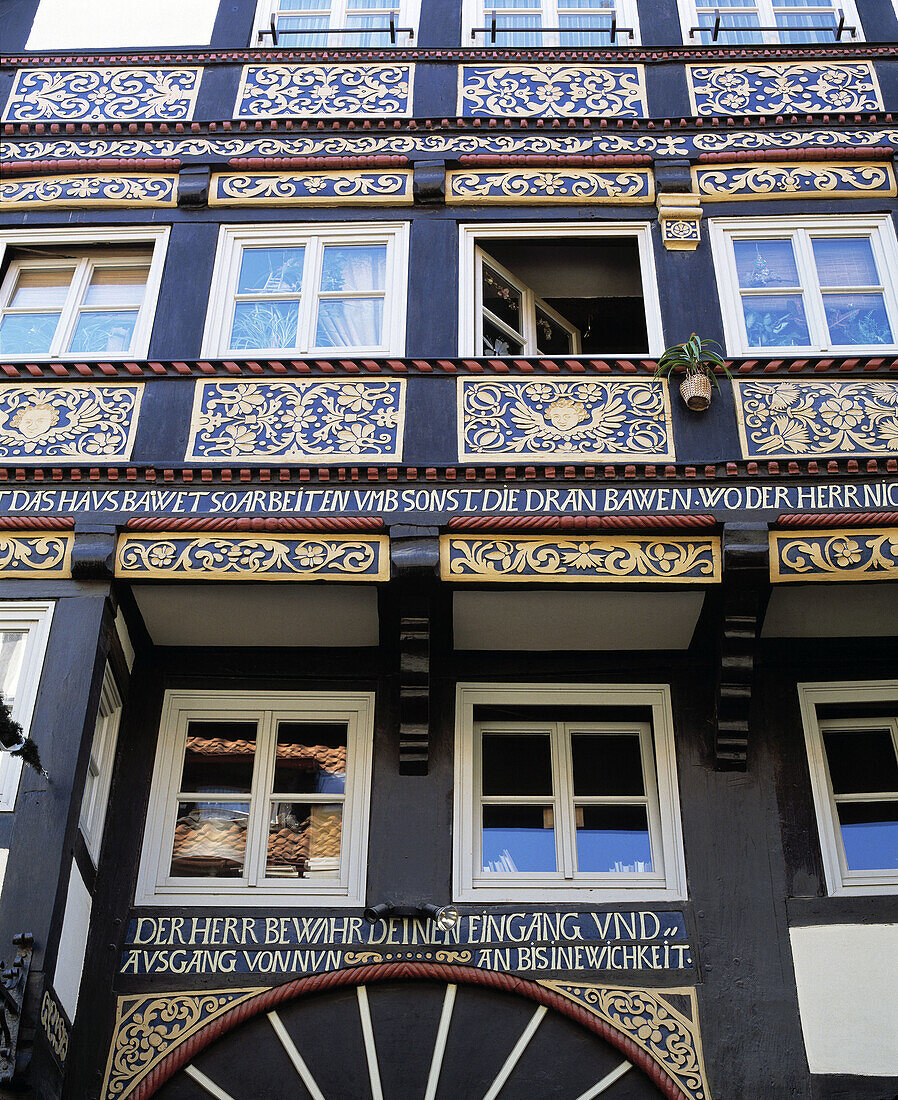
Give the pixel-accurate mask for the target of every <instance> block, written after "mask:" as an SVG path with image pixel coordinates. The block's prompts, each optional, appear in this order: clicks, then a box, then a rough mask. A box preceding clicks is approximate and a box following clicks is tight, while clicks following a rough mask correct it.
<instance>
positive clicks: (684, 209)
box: [655, 157, 702, 252]
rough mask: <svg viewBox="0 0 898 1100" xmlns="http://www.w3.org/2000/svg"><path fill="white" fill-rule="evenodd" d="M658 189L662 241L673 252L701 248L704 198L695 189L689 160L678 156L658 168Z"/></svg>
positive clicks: (656, 173)
mask: <svg viewBox="0 0 898 1100" xmlns="http://www.w3.org/2000/svg"><path fill="white" fill-rule="evenodd" d="M655 184H656V186H657V188H658V197H657V200H656V204H657V207H658V224H659V225H660V226H661V240H662V242H663V244H664V247H665V248H666V249H667V250H668V251H671V252H688V251H693V250H694V249H696V248H698V246H699V243H700V241H701V236H702V229H701V226H702V207H701V199H700V198H699V196H698V195H695V194H693V192H692V171H691V166H690V164H689V161H688V160H684V159H681V158H679V157H678V158H676V159H674V160H671V161H667V162H665V163H662V164H658V165H657V166H656V169H655Z"/></svg>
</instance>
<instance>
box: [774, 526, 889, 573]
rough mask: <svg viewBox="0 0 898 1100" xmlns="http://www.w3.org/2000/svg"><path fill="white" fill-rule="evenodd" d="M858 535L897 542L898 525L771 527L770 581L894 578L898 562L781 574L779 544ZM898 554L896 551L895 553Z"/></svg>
mask: <svg viewBox="0 0 898 1100" xmlns="http://www.w3.org/2000/svg"><path fill="white" fill-rule="evenodd" d="M860 537H867V538H892V539H894V540H895V542H898V527H823V528H810V527H809V528H804V527H794V528H789V530H782V529H780V530H773V531H771V532H770V533H769V535H768V545H769V548H770V582H771V584H808V583H813V582H815V581H824V582H829V583H830V584H832V583H833V582H836V583H838V582H839V581H893V582H894V581H896V580H898V564H896V565H895V567H894V568H893V569H890V570H880V571H874V570H871V569H867V568H861V569H839V570H822V569H814V568H811V569H809V570H808V572H807V573H793V572H788V573H784V572H782V570H781V569H780V559H781V556H782V555H781V553H780V547H783V549H784V550H785V549H786V548H787V547H788V546H789V545H790V544H792V543H796V542H803V541H805V540H808V539H830V540H834V539H839V538H842V539H846V540H854V539H857V538H860ZM896 557H898V553H896Z"/></svg>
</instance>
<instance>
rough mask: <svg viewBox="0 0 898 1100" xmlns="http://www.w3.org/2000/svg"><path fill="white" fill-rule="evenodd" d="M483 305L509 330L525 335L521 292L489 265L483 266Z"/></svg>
mask: <svg viewBox="0 0 898 1100" xmlns="http://www.w3.org/2000/svg"><path fill="white" fill-rule="evenodd" d="M483 305H484V307H485V308H486V309H488V310H489V311H490V313H492V314H493V316H494V317H498V318H499V320H500V321H504V323H505V324H506V325H508V327H509V328H512V329H514V330H515V332H519V333H523V331H524V321H523V317H522V309H521V292H520V291H519V290H518V289H517V287H514V286H512V284H511V283H510V282H509V281H508V280H507V279H506V278H505V277H504V276H502V275H500V274H499V272H498V271H493V269H492V268H491V267H488V266H487V264H484V265H483Z"/></svg>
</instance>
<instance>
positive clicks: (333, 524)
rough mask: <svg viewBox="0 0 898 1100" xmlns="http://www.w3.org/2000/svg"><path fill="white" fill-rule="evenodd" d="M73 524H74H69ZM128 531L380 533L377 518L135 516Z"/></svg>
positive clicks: (379, 522)
mask: <svg viewBox="0 0 898 1100" xmlns="http://www.w3.org/2000/svg"><path fill="white" fill-rule="evenodd" d="M73 523H74V521H73ZM126 526H127V529H128V530H129V531H173V532H174V531H221V532H224V531H254V532H260V533H261V532H267V533H269V534H271V533H286V532H291V531H297V532H303V531H318V532H322V533H324V532H350V533H351V532H356V533H360V532H363V531H365V532H368V531H382V530H383V527H384V521H383V520H382V519H381V518H380V516H322V517H318V516H308V517H305V516H296V517H290V516H284V517H279V516H274V517H268V516H266V517H254V518H248V517H240V518H237V517H231V518H229V517H227V516H216V517H214V518H211V519H207V518H204V517H201V516H191V517H186V516H185V517H178V516H174V517H172V516H135V517H134V518H133V519H129V520H128V523H127V524H126Z"/></svg>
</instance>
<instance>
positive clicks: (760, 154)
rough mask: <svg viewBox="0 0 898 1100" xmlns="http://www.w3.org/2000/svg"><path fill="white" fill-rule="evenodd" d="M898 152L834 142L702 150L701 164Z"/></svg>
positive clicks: (882, 155) (874, 156)
mask: <svg viewBox="0 0 898 1100" xmlns="http://www.w3.org/2000/svg"><path fill="white" fill-rule="evenodd" d="M894 155H895V150H894V148H893V147H892V146H891V145H874V146H857V145H830V146H827V147H826V148H804V149H752V150H745V149H742V150H739V151H736V152H732V153H701V154H700V155H699V158H698V163H699V164H739V163H743V162H746V161H747V162H754V161H781V162H782V161H785V162H789V163H791V162H792V161H805V160H823V161H830V160H890V159H891V158H892V157H893V156H894Z"/></svg>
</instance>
